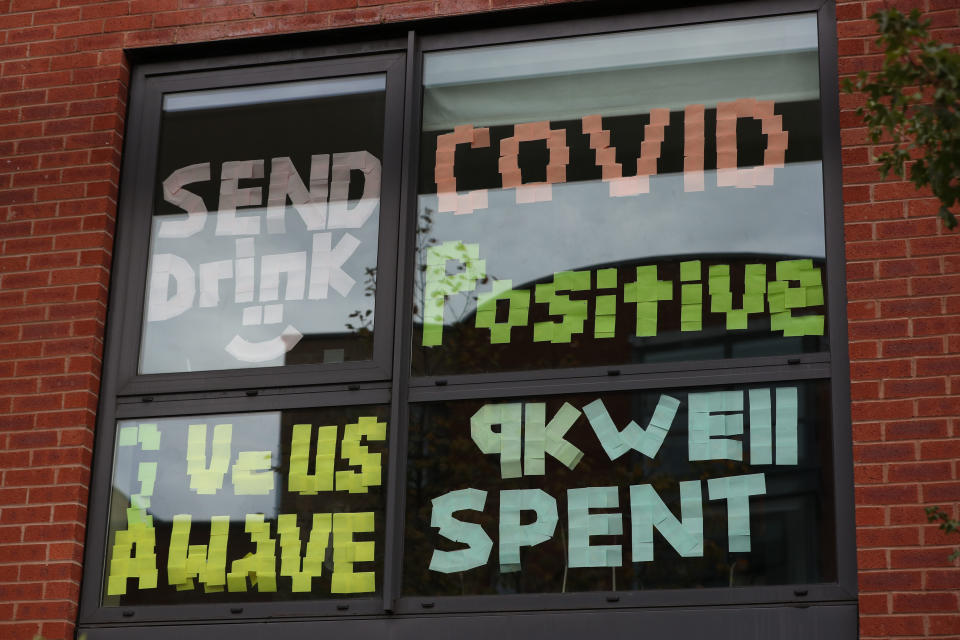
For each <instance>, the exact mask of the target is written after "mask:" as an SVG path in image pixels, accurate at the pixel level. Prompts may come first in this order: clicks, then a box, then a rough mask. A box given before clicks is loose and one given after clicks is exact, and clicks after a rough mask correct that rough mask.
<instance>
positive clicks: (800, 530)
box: [404, 381, 836, 596]
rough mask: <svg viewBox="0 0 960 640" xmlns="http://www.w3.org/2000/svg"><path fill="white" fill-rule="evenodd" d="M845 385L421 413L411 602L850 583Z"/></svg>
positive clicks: (528, 401)
mask: <svg viewBox="0 0 960 640" xmlns="http://www.w3.org/2000/svg"><path fill="white" fill-rule="evenodd" d="M830 433H831V426H830V394H829V383H828V382H826V381H817V382H786V383H776V384H768V385H750V386H725V387H715V388H710V389H695V390H663V391H661V390H654V391H632V392H631V391H628V392H612V393H594V394H577V395H565V396H548V397H539V398H537V397H527V398H522V399H509V400H489V401H484V400H465V401H456V402H443V403H430V404H420V405H415V406H413V407H412V408H411V417H410V441H409V447H408V472H407V473H408V475H407V515H406V517H407V523H406V540H405V546H404V549H405V558H404V592H405V593H406V594H409V595H438V596H439V595H471V594H510V593H559V592H575V591H600V590H603V591H606V590H642V589H679V588H704V587H727V586H732V587H733V586H747V585H771V584H797V583H816V582H828V581H832V580H834V579H835V578H836V568H835V552H834V549H833V543H832V540H833V538H834V522H833V517H832V513H833V494H832V489H831V486H832V483H831V480H830V477H831V473H830V468H831V462H830V446H831V445H830V439H831V438H830Z"/></svg>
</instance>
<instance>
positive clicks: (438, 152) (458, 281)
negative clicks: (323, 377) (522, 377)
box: [413, 15, 828, 375]
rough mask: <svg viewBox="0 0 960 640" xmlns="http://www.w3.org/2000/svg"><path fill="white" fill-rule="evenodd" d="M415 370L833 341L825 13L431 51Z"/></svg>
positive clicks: (631, 358) (718, 353)
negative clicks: (821, 18) (828, 289)
mask: <svg viewBox="0 0 960 640" xmlns="http://www.w3.org/2000/svg"><path fill="white" fill-rule="evenodd" d="M424 86H425V88H424V108H423V135H422V140H421V149H422V153H421V160H420V176H421V179H420V185H419V192H420V197H419V216H420V224H419V228H418V231H419V233H418V241H417V261H418V265H419V270H418V271H417V274H416V282H415V286H414V289H415V308H414V325H415V332H414V336H413V340H414V347H415V348H414V363H413V367H414V369H413V370H414V373H415V374H423V375H436V374H450V373H475V372H495V371H504V370H521V369H544V368H559V367H574V366H587V365H606V364H622V363H631V362H653V361H658V362H659V361H671V360H672V361H676V360H689V359H699V358H708V359H712V358H736V357H744V356H758V355H779V354H789V353H801V352H815V351H824V350H826V349H827V348H828V345H827V343H826V336H825V335H824V333H825V332H824V321H825V315H826V309H825V307H824V286H825V285H826V277H825V271H824V255H825V254H824V226H823V187H822V168H821V148H820V146H821V141H820V122H819V109H820V105H819V78H818V55H817V25H816V17H815V16H814V15H797V16H786V17H777V18H764V19H756V20H742V21H732V22H724V23H721V24H709V25H694V26H685V27H676V28H668V29H653V30H647V31H642V32H630V33H623V34H614V35H602V36H589V37H578V38H567V39H562V40H549V41H541V42H534V43H522V44H512V45H498V46H492V47H480V48H473V49H466V50H458V51H451V52H446V51H445V52H438V53H431V54H428V55H427V56H426V59H425V68H424Z"/></svg>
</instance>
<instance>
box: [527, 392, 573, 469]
mask: <svg viewBox="0 0 960 640" xmlns="http://www.w3.org/2000/svg"><path fill="white" fill-rule="evenodd" d="M546 406H547V405H546V403H543V402H527V403H525V404H524V418H523V432H524V462H523V465H524V469H523V472H524V474H525V475H528V476H536V475H540V476H542V475H544V472H545V471H544V464H545V458H544V456H545V455H546V454H550V455H551V456H553V457H554V458H556V459H557V460H559V461H560V463H561V464H563V465H564V466H566V467H567V468H568V469H574V468H575V467H576V466H577V465H578V464H579V463H580V460H581V459H582V458H583V451H581V450H580V449H578V448H577V447H575V446H574V445H573V444H571V443H570V442H568V441H567V440H565V439H564V437H563V436H564V435H566V433H567V431H569V430H570V427H572V426H573V423H574V422H576V421H577V418H579V417H580V411H578V410H577V409H576V408H574V407H573V405H571V404H570V403H568V402H564V403H563V406H562V407H560V409H559V410H558V411H557V413H556V414H554V416H553V418H551V419H550V422H549V423H547V424H544V422H545V420H546Z"/></svg>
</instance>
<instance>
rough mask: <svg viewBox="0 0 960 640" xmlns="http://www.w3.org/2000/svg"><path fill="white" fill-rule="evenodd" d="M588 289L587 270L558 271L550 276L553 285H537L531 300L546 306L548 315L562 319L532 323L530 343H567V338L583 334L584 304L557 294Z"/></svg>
mask: <svg viewBox="0 0 960 640" xmlns="http://www.w3.org/2000/svg"><path fill="white" fill-rule="evenodd" d="M589 289H590V272H589V271H560V272H558V273H555V274H553V282H548V283H543V284H538V285H537V286H536V288H535V300H536V301H537V302H541V303H547V304H549V313H550V315H553V316H563V320H561V321H560V322H536V323H534V325H533V341H534V342H552V343H554V344H562V343H569V342H570V340H571V338H572V337H573V336H574V335H576V334H580V333H583V325H584V322H585V321H586V318H587V301H586V300H571V299H570V296H565V295H561V294H560V293H559V292H560V291H586V290H589Z"/></svg>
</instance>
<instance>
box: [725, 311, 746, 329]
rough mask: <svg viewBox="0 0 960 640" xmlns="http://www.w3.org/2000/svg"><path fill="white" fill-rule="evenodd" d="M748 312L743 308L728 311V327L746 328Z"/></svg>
mask: <svg viewBox="0 0 960 640" xmlns="http://www.w3.org/2000/svg"><path fill="white" fill-rule="evenodd" d="M746 328H747V312H746V311H742V310H733V311H727V329H746Z"/></svg>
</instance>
